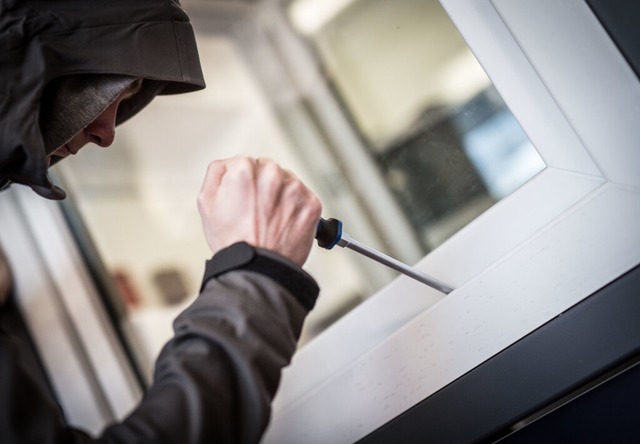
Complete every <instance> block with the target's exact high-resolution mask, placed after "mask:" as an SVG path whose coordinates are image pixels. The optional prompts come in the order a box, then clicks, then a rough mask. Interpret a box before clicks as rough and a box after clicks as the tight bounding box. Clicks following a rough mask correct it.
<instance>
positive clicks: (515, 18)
mask: <svg viewBox="0 0 640 444" xmlns="http://www.w3.org/2000/svg"><path fill="white" fill-rule="evenodd" d="M441 3H442V5H443V6H444V8H445V9H446V11H447V12H448V14H449V15H450V17H451V18H452V20H453V21H454V23H455V24H456V26H457V27H458V29H459V30H460V32H461V34H462V35H463V37H464V38H465V39H466V41H467V43H468V44H469V46H470V47H471V49H472V50H473V52H474V53H475V55H476V57H477V58H478V60H479V61H480V63H481V64H482V66H483V67H484V69H485V71H486V72H487V74H488V75H489V77H490V78H491V80H492V81H493V83H494V85H495V86H496V88H497V89H498V91H499V92H500V93H501V95H502V97H503V99H504V100H505V102H506V103H507V105H508V106H509V108H510V109H511V111H512V112H513V114H514V115H515V116H516V118H517V119H518V120H519V122H520V123H521V125H522V127H523V128H524V130H525V131H526V133H527V134H528V136H529V138H530V139H531V141H532V142H533V144H534V146H536V148H537V150H538V152H539V153H540V155H541V156H542V158H543V159H544V161H545V163H546V164H547V168H546V169H545V170H544V171H543V172H541V173H540V174H538V175H537V176H536V177H534V178H533V179H532V180H530V181H529V182H528V183H526V184H525V185H524V186H523V187H521V188H520V189H518V190H517V191H516V192H514V193H513V194H512V195H510V196H508V197H507V198H505V199H504V200H502V201H501V202H499V203H497V204H496V205H495V206H494V207H492V208H491V209H489V210H488V211H487V212H486V213H484V214H483V215H482V216H480V217H479V218H478V219H476V220H475V221H473V222H472V223H471V224H470V225H468V226H467V227H466V228H464V229H463V230H461V231H460V232H458V233H457V234H456V235H454V236H453V237H452V238H451V239H450V240H448V241H447V242H446V243H445V244H443V245H442V246H440V247H439V248H437V249H436V250H435V251H433V252H432V253H430V254H429V255H428V256H427V257H425V258H424V259H423V260H421V261H420V262H419V263H418V264H417V266H418V267H419V268H420V269H422V270H424V271H426V272H428V273H429V274H431V275H433V276H436V277H437V278H438V279H440V280H442V281H444V282H447V283H449V284H451V285H453V286H454V287H456V289H455V290H454V291H453V292H452V293H451V294H449V295H448V296H446V297H442V295H441V294H438V293H437V292H436V291H435V290H431V289H430V288H427V287H425V286H421V285H420V284H417V283H415V282H412V281H411V280H410V279H408V278H405V277H400V278H398V279H396V280H395V281H394V282H392V283H391V284H390V285H389V286H387V287H386V288H384V289H383V290H381V291H380V292H379V293H377V294H376V295H374V296H373V297H371V298H370V299H368V300H367V301H366V302H364V303H363V304H361V305H360V306H359V307H357V308H356V309H354V310H353V311H352V312H351V313H349V314H348V315H347V316H345V317H344V318H343V319H341V320H340V321H338V322H337V323H336V324H334V325H333V326H331V327H330V328H329V329H328V330H326V331H325V332H323V333H322V334H321V335H320V336H319V337H317V338H316V339H314V340H313V341H312V342H311V343H309V344H308V345H306V346H305V347H304V348H302V349H301V350H300V351H299V352H298V353H297V354H296V356H295V357H294V359H293V362H292V364H291V366H290V367H289V368H288V369H287V370H286V371H285V373H284V378H283V383H282V385H281V388H280V391H279V393H278V395H277V397H276V400H275V405H274V415H273V419H272V423H271V425H270V427H269V429H268V431H267V434H266V436H265V439H264V440H263V442H264V443H279V444H282V443H316V442H317V443H326V442H331V443H350V442H354V441H357V440H358V439H360V438H362V437H364V436H366V435H367V434H368V433H370V432H372V431H374V430H375V429H377V428H378V427H380V426H382V425H383V424H384V423H386V422H388V421H390V420H391V419H393V418H394V417H396V416H397V415H399V414H401V413H403V412H405V411H406V410H407V409H409V408H411V407H412V406H414V405H416V404H417V403H418V402H420V401H422V400H423V399H425V398H427V397H428V396H430V395H432V394H433V393H435V392H436V391H438V390H439V389H441V388H443V387H444V386H446V385H447V384H449V383H451V382H452V381H454V380H455V379H457V378H458V377H460V376H462V375H463V374H465V373H466V372H468V371H470V370H471V369H473V368H474V367H476V366H477V365H479V364H481V363H482V362H484V361H486V360H487V359H489V358H490V357H492V356H494V355H495V354H497V353H499V352H500V351H501V350H503V349H505V348H506V347H508V346H509V345H511V344H513V343H514V342H516V341H517V340H519V339H521V338H522V337H524V336H526V335H527V334H529V333H530V332H532V331H533V330H535V329H536V328H538V327H540V326H541V325H543V324H544V323H546V322H547V321H549V320H551V319H553V318H554V317H556V316H558V315H560V314H561V313H563V312H564V311H566V310H567V309H569V308H570V307H572V306H573V305H575V304H576V303H578V302H580V301H581V300H582V299H584V298H585V297H587V296H589V295H590V294H592V293H593V292H595V291H596V290H598V289H600V288H601V287H603V286H604V285H606V284H607V283H609V282H611V281H612V280H614V279H616V278H617V277H619V276H620V275H622V274H623V273H625V272H626V271H628V270H630V269H632V268H633V267H634V266H636V265H638V264H639V263H640V230H639V229H638V228H637V226H638V222H637V221H638V220H640V174H639V173H638V171H640V150H639V149H638V142H639V141H640V125H639V122H640V82H638V78H637V77H636V76H635V74H634V73H633V71H632V70H631V69H630V67H629V66H628V64H627V63H626V61H625V60H624V58H623V57H622V55H621V54H620V52H619V51H618V49H617V48H616V46H615V45H614V43H613V42H612V41H611V39H610V37H609V36H608V34H607V33H606V31H605V30H604V29H603V27H602V25H601V24H600V23H599V22H598V20H597V19H596V17H595V16H594V14H593V13H592V11H591V10H590V9H589V8H588V6H587V5H586V3H585V2H584V1H580V0H563V1H557V0H492V1H489V0H441Z"/></svg>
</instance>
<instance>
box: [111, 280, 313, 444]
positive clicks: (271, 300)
mask: <svg viewBox="0 0 640 444" xmlns="http://www.w3.org/2000/svg"><path fill="white" fill-rule="evenodd" d="M291 273H297V276H298V277H301V276H303V275H304V272H302V271H301V270H299V271H294V270H292V271H291ZM303 279H305V280H309V281H310V282H311V283H313V281H311V280H310V278H308V277H304V276H303ZM313 285H314V286H315V283H313ZM310 296H312V297H313V298H315V296H317V287H316V290H315V294H313V295H310ZM306 314H307V309H306V308H304V307H303V306H302V305H301V303H300V302H299V301H298V300H297V299H296V297H295V296H294V295H292V294H291V293H290V292H289V291H288V290H286V289H285V287H284V286H282V285H280V284H279V283H277V282H276V281H275V280H274V279H272V278H270V277H267V276H265V275H263V274H260V273H257V272H254V271H245V270H232V271H229V272H226V273H224V274H223V275H221V276H219V277H216V278H213V279H211V280H209V281H208V282H207V283H206V285H205V287H204V289H203V291H202V294H201V295H200V296H199V297H198V299H197V300H196V301H195V302H194V303H193V304H192V305H191V306H190V307H189V308H188V309H187V310H185V311H184V312H183V313H182V314H181V315H180V316H179V317H178V318H177V319H176V321H175V323H174V329H175V337H174V338H173V339H172V340H171V341H170V342H169V343H168V344H167V345H166V346H165V348H164V349H163V350H162V352H161V354H160V356H159V358H158V361H157V364H156V370H155V378H154V379H155V380H154V383H153V385H152V387H151V388H150V390H149V391H148V393H147V395H146V396H145V399H144V400H143V402H142V403H141V404H140V406H139V407H138V408H137V409H136V410H135V411H134V412H133V413H132V414H131V415H130V416H129V418H127V419H126V420H125V421H124V422H123V424H120V425H115V426H113V427H111V428H109V429H108V430H107V431H106V432H105V434H104V438H105V439H107V440H109V441H114V442H135V441H154V442H184V443H197V442H212V441H211V440H212V439H214V440H215V442H216V443H222V442H234V443H255V442H258V441H259V439H260V437H261V436H262V433H263V432H264V429H265V428H266V426H267V424H268V421H269V415H270V412H271V400H272V399H273V396H274V395H275V392H276V390H277V387H278V384H279V381H280V373H281V369H282V368H283V367H284V366H286V365H287V364H288V363H289V361H290V359H291V356H292V355H293V353H294V351H295V347H296V342H297V339H298V336H299V334H300V331H301V328H302V323H303V320H304V318H305V316H306Z"/></svg>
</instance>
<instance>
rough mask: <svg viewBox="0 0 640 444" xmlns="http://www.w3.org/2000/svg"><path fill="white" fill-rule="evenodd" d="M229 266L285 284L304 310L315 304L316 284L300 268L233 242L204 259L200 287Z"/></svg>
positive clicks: (279, 257) (270, 254)
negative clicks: (209, 257) (206, 259)
mask: <svg viewBox="0 0 640 444" xmlns="http://www.w3.org/2000/svg"><path fill="white" fill-rule="evenodd" d="M233 270H244V271H253V272H256V273H260V274H262V275H265V276H268V277H270V278H272V279H273V280H275V281H276V282H278V283H279V284H280V285H282V286H283V287H284V288H286V289H287V290H288V291H289V292H290V293H291V294H292V295H293V296H294V297H295V298H296V299H297V300H298V301H299V302H300V303H301V304H302V306H303V307H304V308H306V309H307V310H311V309H312V308H313V306H314V305H315V302H316V299H317V297H318V293H319V292H320V288H319V287H318V284H316V282H315V280H314V279H313V278H312V277H311V276H310V275H309V274H307V273H306V272H305V271H304V270H302V268H300V267H298V266H297V265H296V264H294V263H293V262H291V261H289V260H288V259H286V258H284V257H282V256H280V255H278V254H277V253H274V252H272V251H269V250H265V249H262V248H256V247H254V246H252V245H249V244H248V243H246V242H237V243H235V244H233V245H231V246H229V247H227V248H224V249H222V250H220V251H218V252H217V253H216V254H215V255H214V256H213V257H212V258H211V259H210V260H208V261H207V262H206V265H205V271H204V278H203V279H202V286H201V287H200V291H201V292H202V290H203V289H204V287H205V285H206V284H207V282H208V281H209V280H211V279H214V278H217V277H218V276H220V275H223V274H225V273H228V272H230V271H233Z"/></svg>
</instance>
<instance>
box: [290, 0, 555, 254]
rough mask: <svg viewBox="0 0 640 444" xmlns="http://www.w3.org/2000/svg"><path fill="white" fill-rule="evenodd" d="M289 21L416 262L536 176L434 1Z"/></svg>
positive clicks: (374, 3)
mask: <svg viewBox="0 0 640 444" xmlns="http://www.w3.org/2000/svg"><path fill="white" fill-rule="evenodd" d="M289 13H290V17H291V19H292V21H293V23H294V24H295V26H296V27H297V29H298V31H299V32H300V33H301V34H302V35H305V36H306V37H307V39H308V40H309V42H310V43H311V45H312V46H313V48H314V49H315V51H316V53H317V54H318V57H319V58H320V60H321V63H322V64H323V66H324V68H325V69H326V71H327V72H328V78H329V79H330V80H331V81H332V84H333V85H334V87H335V90H336V91H337V93H338V96H339V98H340V100H341V101H342V103H343V104H344V107H345V108H346V110H347V112H348V113H349V115H350V116H351V118H352V120H353V122H355V125H356V127H357V130H358V131H359V134H360V135H361V136H362V138H363V139H364V140H365V145H366V147H367V148H368V150H369V154H370V155H371V157H372V158H373V159H374V160H375V162H376V164H377V165H378V167H379V168H380V170H381V172H382V175H383V177H384V180H385V181H386V183H387V185H388V187H389V188H390V189H391V190H392V191H393V192H394V194H395V195H396V197H397V199H398V201H399V203H400V204H401V207H402V209H403V211H404V212H405V214H406V216H407V218H408V219H409V220H410V222H411V225H412V226H413V228H414V229H415V230H416V232H417V234H418V237H419V239H420V241H421V243H422V247H423V248H424V252H425V253H426V252H428V251H430V250H431V249H433V248H435V247H437V246H438V245H440V244H441V243H442V242H443V241H445V240H446V239H447V238H449V237H450V236H451V235H452V234H454V233H455V232H456V231H458V230H459V229H460V228H462V227H463V226H464V225H466V224H467V223H469V222H470V221H471V220H472V219H474V218H475V217H477V215H478V214H480V213H482V212H483V211H484V210H486V209H487V208H488V207H490V206H491V205H492V204H493V203H495V202H496V201H498V200H500V199H501V198H503V197H505V196H507V195H508V194H509V193H511V192H512V191H514V190H515V189H517V188H518V187H519V186H520V185H522V183H524V182H525V181H527V180H528V179H530V178H531V177H532V176H533V175H535V174H536V173H537V172H539V171H540V170H541V169H543V168H544V163H543V161H542V159H541V158H540V156H539V155H538V154H537V152H536V151H535V149H534V147H533V146H532V145H531V143H530V142H529V140H528V138H527V136H526V135H525V134H524V132H523V131H522V128H521V127H520V125H519V124H518V122H517V121H516V120H515V118H514V117H513V115H512V114H511V113H510V112H509V110H508V108H507V107H506V105H505V104H504V102H503V101H502V99H501V97H500V95H499V94H498V93H497V91H496V90H495V88H493V86H492V84H491V81H490V80H489V78H488V77H487V75H486V74H485V72H484V71H483V70H482V67H481V66H480V64H479V63H478V62H477V60H476V59H475V57H474V56H473V54H472V53H471V51H470V49H469V48H468V46H467V45H466V43H465V42H464V40H463V39H462V38H461V36H460V35H459V33H458V31H457V29H456V28H455V26H454V25H453V23H452V22H451V20H450V19H449V17H448V16H447V14H446V13H445V11H444V10H443V9H442V7H441V6H440V3H439V2H438V1H437V0H431V1H426V0H396V1H393V2H389V1H385V0H354V1H332V2H321V1H318V0H297V1H295V2H293V4H292V5H291V7H290V10H289Z"/></svg>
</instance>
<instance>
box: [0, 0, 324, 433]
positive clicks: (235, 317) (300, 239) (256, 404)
mask: <svg viewBox="0 0 640 444" xmlns="http://www.w3.org/2000/svg"><path fill="white" fill-rule="evenodd" d="M203 87H204V81H203V77H202V73H201V69H200V64H199V60H198V54H197V49H196V45H195V39H194V35H193V31H192V28H191V25H190V22H189V18H188V16H187V15H186V14H185V12H184V11H183V10H182V8H181V6H180V5H179V3H178V2H177V1H176V0H110V1H109V2H103V1H98V0H57V1H56V2H47V1H42V0H0V98H1V100H0V182H1V183H2V188H7V187H8V186H9V185H11V184H20V185H25V186H28V187H31V188H32V189H33V190H34V191H35V192H36V193H38V194H39V195H41V196H43V197H44V198H48V199H63V198H64V197H65V192H64V190H62V189H61V188H60V187H58V186H56V185H55V184H53V183H52V182H51V180H50V178H49V175H48V173H47V170H48V168H49V166H50V165H53V164H55V163H56V162H59V161H61V160H62V159H64V158H65V157H67V156H69V155H74V154H76V153H77V152H78V151H79V150H80V149H81V148H83V147H84V146H86V145H87V144H89V143H93V144H96V145H98V146H101V147H107V146H109V145H110V144H111V142H112V141H113V139H114V137H115V127H116V125H118V124H120V123H123V122H124V121H126V120H128V119H129V118H131V117H132V116H133V115H135V114H136V113H137V112H138V111H140V110H141V109H142V108H143V107H144V106H145V105H146V104H148V103H149V102H150V101H151V100H152V99H153V98H154V97H156V96H157V95H160V94H176V93H183V92H189V91H196V90H198V89H202V88H203ZM150 149H152V148H150ZM184 155H185V156H188V155H189V153H188V150H187V149H185V152H184ZM11 186H15V185H11ZM194 197H195V196H194ZM0 198H1V194H0ZM196 200H197V207H198V210H199V212H200V216H201V220H202V228H203V230H204V234H205V238H206V241H207V243H208V245H209V246H210V248H211V251H212V253H213V256H212V258H211V259H210V260H209V261H207V263H206V267H205V273H204V277H203V282H202V287H201V289H200V294H199V296H198V297H197V298H196V300H195V301H194V302H193V304H192V305H190V306H189V307H188V308H186V309H185V311H184V312H182V313H181V314H180V315H179V316H178V317H177V318H176V320H175V322H174V336H173V338H172V339H171V340H170V341H169V342H168V343H167V344H166V345H165V347H164V348H163V349H162V351H161V353H160V355H159V357H158V358H157V361H156V364H155V369H154V376H153V382H152V384H151V385H150V387H149V388H148V389H147V391H146V393H145V394H144V396H143V399H142V400H141V401H140V403H139V404H138V405H137V406H136V407H135V409H134V410H133V411H132V412H131V413H130V414H129V415H128V416H127V417H126V418H125V419H124V420H122V421H121V422H117V423H114V424H110V425H108V426H107V427H106V428H105V429H104V430H103V431H102V432H101V434H100V436H97V437H93V436H90V435H88V434H87V433H85V432H83V431H82V430H79V429H74V428H71V427H69V426H68V425H67V424H66V423H65V420H64V415H63V414H62V413H61V412H60V409H59V407H58V406H57V405H56V403H55V402H52V400H51V399H50V394H49V391H48V390H47V388H46V383H42V382H41V381H38V378H37V377H36V376H34V375H36V374H37V372H36V371H33V368H32V367H33V366H30V365H28V362H27V360H26V359H23V357H24V356H25V355H26V353H25V351H24V347H21V342H20V341H18V340H17V339H16V338H15V337H14V336H13V335H12V332H11V331H10V327H11V325H7V324H6V323H4V322H3V321H2V320H1V319H0V322H2V324H0V328H1V330H2V331H0V441H1V442H2V443H13V442H17V443H22V442H49V443H55V442H65V443H70V442H74V443H75V442H78V443H79V442H92V441H98V442H118V443H133V442H136V443H137V442H149V443H150V442H153V443H163V442H171V443H174V442H180V443H200V442H215V443H231V442H233V443H236V442H238V443H250V442H258V441H259V440H260V437H261V435H262V434H263V432H264V430H265V428H266V426H267V424H268V421H269V416H270V403H271V400H272V398H273V396H274V394H275V391H276V389H277V387H278V384H279V380H280V373H281V369H282V368H283V367H284V366H286V365H287V364H288V363H289V362H290V359H291V357H292V355H293V353H294V351H295V348H296V341H297V339H298V337H299V335H300V332H301V328H302V324H303V322H304V319H305V316H306V315H307V313H308V312H309V310H311V309H312V307H313V305H314V303H315V300H316V298H317V296H318V293H319V288H318V285H317V283H316V282H315V281H314V280H313V278H312V277H311V276H310V275H308V274H307V273H306V272H305V271H304V270H303V268H302V266H303V265H304V263H305V261H306V259H307V256H308V254H309V251H310V248H311V245H312V241H313V237H314V233H315V228H316V224H317V221H318V220H319V217H320V213H321V210H322V206H321V203H320V202H319V200H318V198H317V197H316V196H315V195H314V194H313V192H312V191H311V190H310V189H309V188H308V187H307V186H306V185H304V184H303V183H302V182H301V181H300V180H299V179H298V178H297V177H296V176H295V175H294V174H293V173H292V172H290V171H288V170H286V169H284V168H282V167H281V166H279V165H278V164H276V163H275V162H273V161H271V160H268V159H253V158H248V157H234V158H230V159H223V160H215V161H213V162H211V164H210V165H209V166H208V169H207V172H206V174H205V178H204V181H203V185H202V188H201V191H200V193H199V195H198V196H197V199H196ZM0 258H1V257H0ZM4 262H5V265H6V261H4ZM9 263H10V257H9ZM10 265H11V266H12V267H16V266H20V265H19V264H15V263H14V264H10ZM4 269H5V270H6V267H4ZM6 275H7V273H3V276H5V277H4V278H3V279H4V282H5V285H3V286H2V287H0V288H2V290H3V293H5V294H7V292H9V293H12V291H11V282H10V281H9V277H7V276H6ZM14 296H15V295H14ZM3 297H5V296H3ZM12 297H13V296H11V295H10V296H9V299H11V298H12ZM5 298H6V297H5ZM8 303H9V302H7V301H5V304H8Z"/></svg>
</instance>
